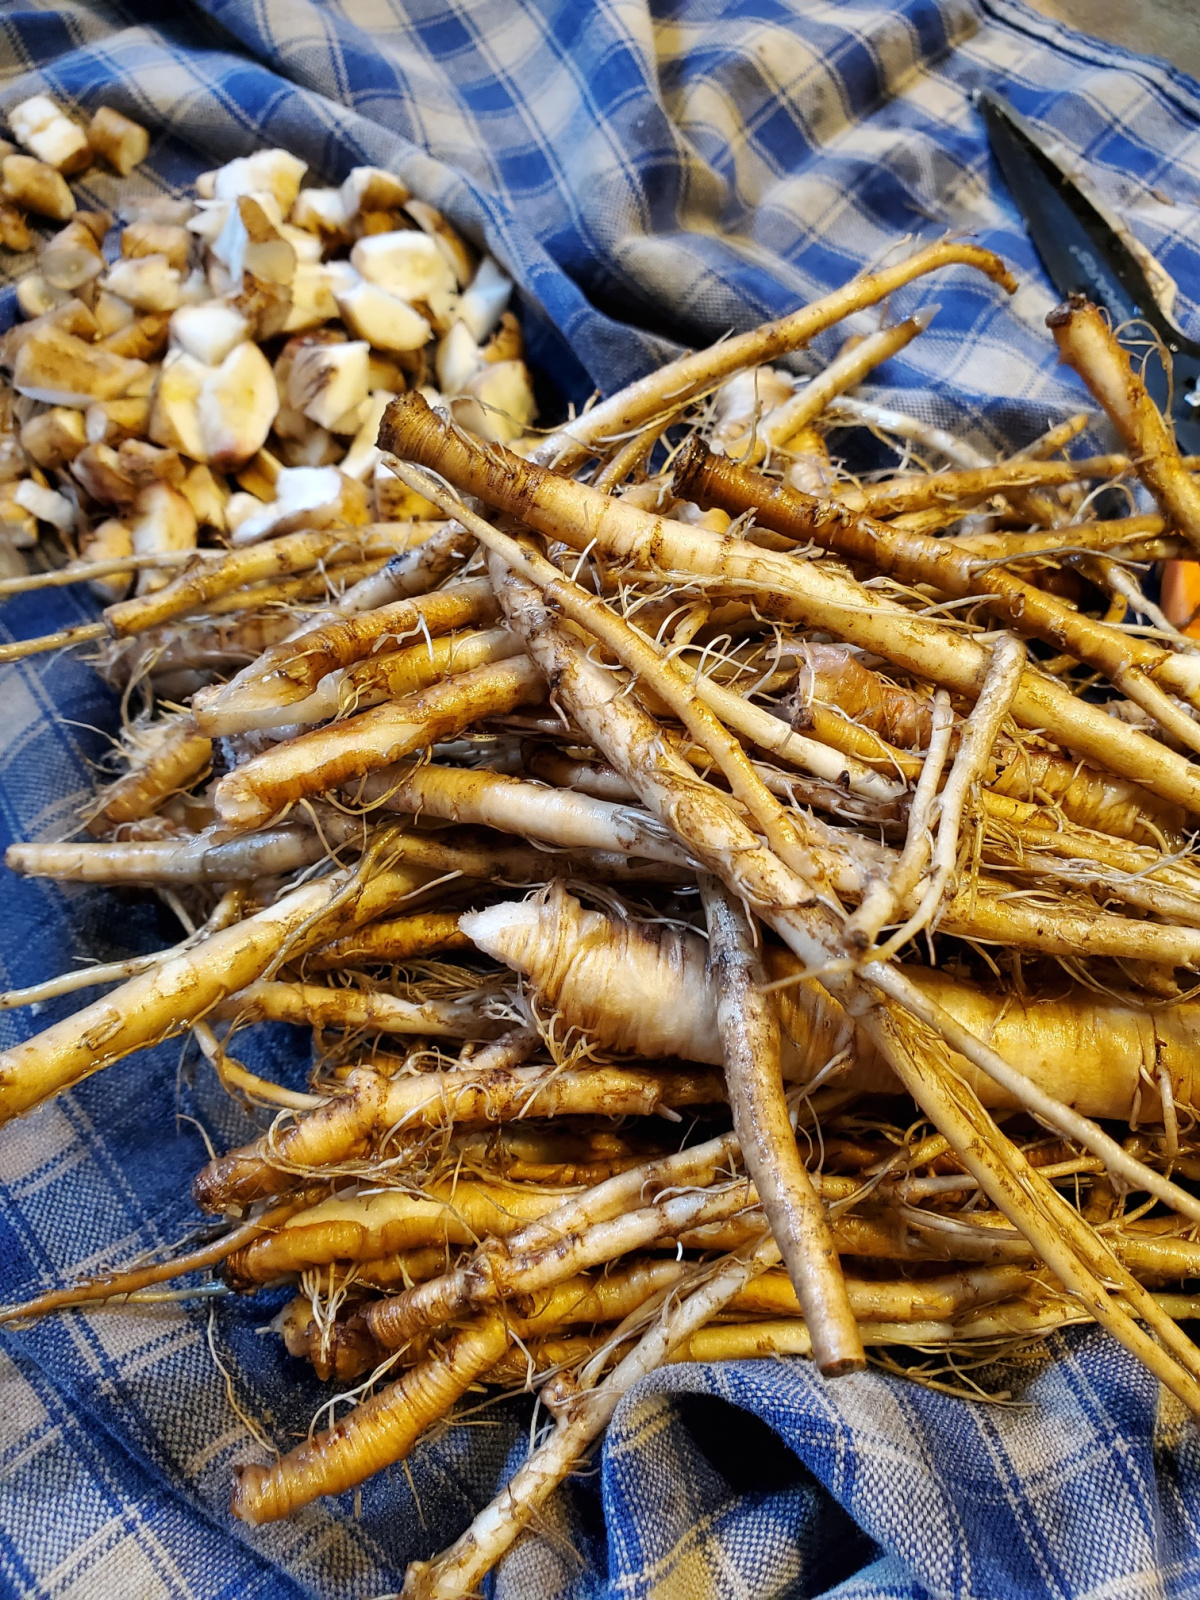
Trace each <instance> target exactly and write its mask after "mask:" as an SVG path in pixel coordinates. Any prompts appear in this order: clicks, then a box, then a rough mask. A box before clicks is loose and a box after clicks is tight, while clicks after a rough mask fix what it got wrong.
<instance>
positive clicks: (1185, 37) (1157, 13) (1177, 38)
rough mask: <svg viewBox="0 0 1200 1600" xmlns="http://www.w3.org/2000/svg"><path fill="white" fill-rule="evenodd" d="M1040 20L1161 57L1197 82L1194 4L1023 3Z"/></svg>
mask: <svg viewBox="0 0 1200 1600" xmlns="http://www.w3.org/2000/svg"><path fill="white" fill-rule="evenodd" d="M1029 3H1030V4H1031V5H1032V6H1034V7H1035V8H1036V9H1037V10H1038V11H1040V12H1041V13H1042V15H1043V16H1047V17H1053V18H1054V19H1055V20H1056V21H1058V22H1066V23H1069V24H1070V25H1071V27H1073V28H1078V29H1079V30H1080V31H1081V32H1083V33H1090V34H1093V35H1094V36H1095V37H1096V38H1098V39H1107V40H1109V42H1110V43H1112V44H1119V45H1123V46H1124V47H1125V48H1126V49H1127V50H1139V51H1141V52H1142V53H1143V54H1144V55H1155V56H1161V57H1162V58H1163V60H1164V61H1169V62H1170V63H1171V65H1172V66H1175V67H1182V68H1183V70H1184V71H1185V72H1190V73H1191V74H1192V76H1193V77H1196V78H1200V4H1197V0H1029Z"/></svg>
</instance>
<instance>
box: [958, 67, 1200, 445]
mask: <svg viewBox="0 0 1200 1600" xmlns="http://www.w3.org/2000/svg"><path fill="white" fill-rule="evenodd" d="M979 107H980V110H981V112H982V114H983V119H984V124H985V126H986V128H987V133H988V140H989V143H990V144H991V147H992V153H993V155H994V156H995V157H996V162H997V165H998V166H999V168H1000V171H1001V173H1002V174H1003V176H1004V180H1005V182H1006V184H1007V185H1008V189H1009V192H1010V193H1011V195H1012V197H1013V201H1014V203H1015V204H1016V207H1017V209H1018V211H1019V212H1020V213H1021V216H1022V218H1023V219H1024V222H1025V226H1026V229H1027V230H1028V233H1029V237H1030V239H1031V240H1032V242H1033V246H1034V249H1035V250H1036V251H1037V253H1038V256H1039V258H1040V259H1041V262H1042V265H1043V267H1044V268H1045V269H1046V275H1047V276H1048V277H1049V279H1050V282H1051V283H1052V284H1053V285H1054V288H1055V289H1056V290H1057V292H1058V293H1059V294H1060V295H1061V296H1062V297H1063V298H1064V299H1065V298H1066V297H1067V296H1068V295H1070V294H1086V295H1087V296H1088V298H1089V299H1090V300H1094V301H1095V302H1096V304H1097V305H1100V306H1103V307H1104V309H1105V310H1106V311H1107V312H1108V314H1109V316H1110V317H1111V318H1112V322H1113V326H1114V327H1117V326H1119V325H1120V324H1122V323H1125V322H1128V321H1130V320H1131V319H1133V318H1135V317H1140V318H1142V319H1143V320H1144V321H1146V322H1147V323H1149V325H1150V326H1151V327H1152V328H1153V329H1154V331H1155V332H1156V333H1157V334H1158V336H1159V338H1161V339H1162V341H1163V343H1164V344H1165V345H1166V347H1167V349H1168V350H1169V351H1170V352H1171V369H1172V370H1171V378H1170V379H1169V380H1168V377H1167V373H1166V371H1165V369H1164V367H1163V363H1162V362H1161V361H1160V360H1158V359H1156V358H1155V357H1154V355H1153V354H1152V355H1151V357H1150V359H1149V360H1148V361H1147V362H1146V363H1145V371H1144V374H1143V376H1144V379H1145V383H1146V387H1147V389H1148V390H1149V391H1150V394H1151V396H1152V397H1153V399H1154V401H1155V403H1156V404H1157V405H1158V406H1159V407H1160V409H1161V410H1163V411H1164V412H1169V413H1170V416H1171V420H1172V422H1173V423H1174V425H1175V437H1176V440H1177V441H1178V444H1179V448H1180V450H1181V451H1183V452H1184V454H1185V455H1197V454H1200V412H1198V410H1197V407H1198V406H1200V344H1198V343H1196V342H1195V341H1194V340H1192V339H1189V338H1188V337H1187V336H1186V335H1185V334H1184V333H1182V332H1181V331H1180V329H1179V328H1178V327H1177V326H1176V324H1175V323H1174V321H1173V320H1172V319H1171V317H1170V316H1168V314H1167V313H1166V311H1165V310H1164V309H1163V307H1162V306H1161V305H1160V303H1159V300H1158V298H1157V296H1156V294H1155V292H1154V288H1153V286H1152V284H1151V282H1150V279H1149V277H1148V276H1147V273H1146V269H1145V267H1144V265H1143V264H1142V262H1141V261H1139V260H1138V258H1137V256H1136V255H1135V254H1134V252H1133V251H1132V250H1131V249H1130V248H1129V245H1128V244H1127V243H1126V242H1125V240H1124V239H1122V238H1121V236H1120V234H1119V233H1118V232H1117V231H1116V229H1115V228H1113V226H1112V224H1111V223H1110V222H1109V221H1108V220H1107V219H1106V218H1105V216H1104V215H1103V213H1102V212H1101V211H1100V210H1099V208H1098V207H1097V206H1096V204H1095V203H1094V202H1093V201H1092V200H1090V199H1089V198H1088V196H1087V195H1086V194H1085V193H1084V192H1083V190H1082V189H1081V188H1080V187H1079V186H1078V184H1077V183H1076V182H1075V181H1074V179H1073V178H1072V177H1071V175H1070V173H1069V172H1068V171H1067V170H1066V168H1065V167H1064V166H1063V165H1062V164H1061V163H1060V162H1059V161H1058V160H1057V159H1056V158H1055V157H1054V156H1053V155H1052V154H1050V153H1049V152H1048V151H1047V149H1046V148H1045V146H1044V144H1043V143H1042V142H1041V141H1040V140H1039V138H1038V136H1037V133H1036V131H1035V130H1034V128H1033V127H1032V125H1031V124H1030V123H1029V122H1028V121H1027V120H1026V118H1024V117H1023V116H1022V115H1021V114H1020V112H1018V111H1016V110H1015V109H1014V108H1013V107H1012V106H1011V105H1009V103H1008V102H1007V100H1005V99H1003V97H1002V96H1000V95H998V94H996V93H995V92H994V91H991V90H987V91H985V92H984V93H982V94H980V96H979Z"/></svg>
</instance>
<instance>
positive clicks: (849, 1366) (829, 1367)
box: [820, 1356, 867, 1378]
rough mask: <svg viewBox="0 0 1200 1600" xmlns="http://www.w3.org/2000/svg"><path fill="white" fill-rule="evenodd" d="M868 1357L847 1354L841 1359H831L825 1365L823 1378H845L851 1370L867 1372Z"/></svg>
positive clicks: (822, 1373) (822, 1372) (822, 1370)
mask: <svg viewBox="0 0 1200 1600" xmlns="http://www.w3.org/2000/svg"><path fill="white" fill-rule="evenodd" d="M866 1366H867V1358H866V1357H865V1356H845V1357H843V1358H842V1359H841V1360H840V1361H830V1362H828V1363H827V1364H826V1365H825V1366H823V1367H822V1368H821V1369H820V1371H821V1376H822V1377H823V1378H844V1377H846V1376H847V1374H849V1373H851V1372H865V1371H866Z"/></svg>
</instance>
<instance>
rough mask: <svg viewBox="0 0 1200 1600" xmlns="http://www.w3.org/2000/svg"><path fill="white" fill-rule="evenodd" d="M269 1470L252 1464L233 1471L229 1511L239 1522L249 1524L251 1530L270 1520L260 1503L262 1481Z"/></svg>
mask: <svg viewBox="0 0 1200 1600" xmlns="http://www.w3.org/2000/svg"><path fill="white" fill-rule="evenodd" d="M269 1470H270V1469H269V1468H267V1467H263V1466H259V1465H258V1464H257V1463H254V1462H251V1463H250V1464H249V1465H247V1466H244V1467H234V1469H233V1492H232V1494H231V1495H230V1497H229V1509H230V1511H232V1512H233V1514H234V1516H235V1517H236V1518H237V1519H238V1521H239V1522H246V1523H249V1525H250V1526H251V1527H252V1528H256V1527H258V1525H259V1524H260V1523H262V1522H269V1521H271V1520H272V1518H271V1515H270V1511H269V1509H268V1508H267V1507H265V1506H263V1504H262V1501H261V1496H262V1487H263V1480H264V1479H265V1478H266V1477H267V1475H268V1473H269Z"/></svg>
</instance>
